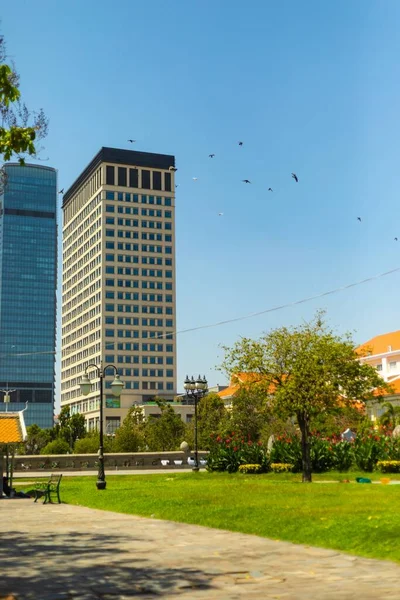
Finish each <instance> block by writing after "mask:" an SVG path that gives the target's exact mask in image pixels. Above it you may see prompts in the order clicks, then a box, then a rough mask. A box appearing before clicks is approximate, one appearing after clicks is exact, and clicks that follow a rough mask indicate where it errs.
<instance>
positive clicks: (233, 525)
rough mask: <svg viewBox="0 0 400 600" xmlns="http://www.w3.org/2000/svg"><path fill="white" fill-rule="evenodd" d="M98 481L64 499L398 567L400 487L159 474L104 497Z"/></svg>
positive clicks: (124, 480) (72, 488)
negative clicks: (390, 562)
mask: <svg viewBox="0 0 400 600" xmlns="http://www.w3.org/2000/svg"><path fill="white" fill-rule="evenodd" d="M356 475H358V473H351V474H348V475H343V474H338V473H333V472H331V473H325V474H323V475H316V476H315V477H314V480H315V481H318V480H320V481H321V480H334V479H339V480H340V479H344V478H349V479H351V480H352V481H353V482H354V477H355V476H356ZM364 476H365V474H364ZM369 476H370V477H373V478H374V479H379V478H380V477H381V475H380V474H379V473H376V474H374V475H373V476H372V475H369ZM397 477H398V476H397ZM395 478H396V476H393V477H392V479H395ZM95 481H96V477H95V476H93V477H64V478H63V481H62V484H61V497H62V500H63V501H64V502H67V503H70V504H77V505H82V506H88V507H91V508H99V509H103V510H112V511H115V512H122V513H127V514H135V515H142V516H144V517H150V516H151V517H155V518H158V519H169V520H172V521H179V522H183V523H193V524H198V525H206V526H209V527H216V528H220V529H229V530H231V531H241V532H243V533H251V534H256V535H260V536H265V537H269V538H272V539H279V540H288V541H291V542H296V543H302V544H310V545H315V546H322V547H326V548H334V549H337V550H343V551H346V552H350V553H354V554H359V555H361V556H368V557H374V558H382V559H390V560H394V561H398V562H400V544H399V543H398V540H399V538H400V485H391V486H387V485H361V484H356V483H352V484H343V483H326V484H319V483H314V484H311V485H310V484H301V483H300V482H299V476H298V475H293V474H287V475H279V476H277V475H274V474H267V475H256V476H254V475H253V476H251V475H240V474H234V475H229V474H225V473H218V474H217V473H197V474H196V473H177V474H172V475H170V474H166V473H164V474H162V473H161V474H159V475H158V474H157V475H118V476H112V475H110V476H107V489H106V490H104V491H98V490H97V489H96V486H95ZM28 485H29V484H28Z"/></svg>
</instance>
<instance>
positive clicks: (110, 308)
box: [106, 304, 114, 312]
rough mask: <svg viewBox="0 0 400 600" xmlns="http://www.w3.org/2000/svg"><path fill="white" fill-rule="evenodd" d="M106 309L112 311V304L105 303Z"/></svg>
mask: <svg viewBox="0 0 400 600" xmlns="http://www.w3.org/2000/svg"><path fill="white" fill-rule="evenodd" d="M106 310H107V311H112V312H114V304H106Z"/></svg>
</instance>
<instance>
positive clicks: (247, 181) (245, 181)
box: [242, 179, 251, 183]
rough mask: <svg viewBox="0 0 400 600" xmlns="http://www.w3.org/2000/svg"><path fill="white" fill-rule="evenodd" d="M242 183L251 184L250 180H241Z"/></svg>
mask: <svg viewBox="0 0 400 600" xmlns="http://www.w3.org/2000/svg"><path fill="white" fill-rule="evenodd" d="M242 181H243V183H251V181H250V179H242Z"/></svg>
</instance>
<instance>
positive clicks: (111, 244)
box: [106, 242, 114, 250]
mask: <svg viewBox="0 0 400 600" xmlns="http://www.w3.org/2000/svg"><path fill="white" fill-rule="evenodd" d="M106 248H107V250H114V242H106Z"/></svg>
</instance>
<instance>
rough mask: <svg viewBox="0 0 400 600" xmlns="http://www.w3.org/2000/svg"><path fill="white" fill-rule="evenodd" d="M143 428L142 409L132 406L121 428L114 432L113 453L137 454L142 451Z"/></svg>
mask: <svg viewBox="0 0 400 600" xmlns="http://www.w3.org/2000/svg"><path fill="white" fill-rule="evenodd" d="M144 428H145V423H144V416H143V411H142V409H141V408H140V407H138V406H132V408H130V409H129V412H128V414H127V416H126V417H125V419H124V421H123V423H122V425H121V427H119V429H117V431H116V434H115V438H114V443H113V450H114V452H139V451H140V450H142V449H144Z"/></svg>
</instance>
